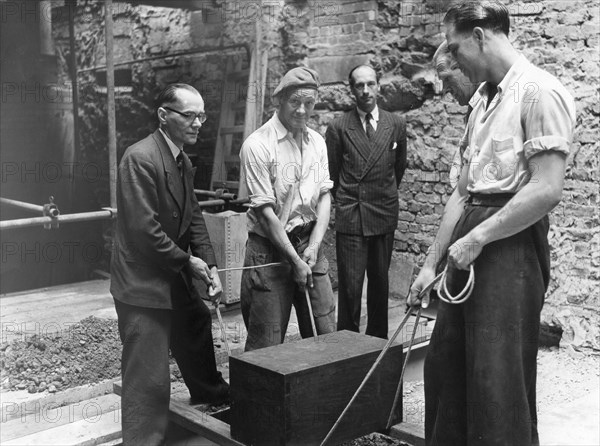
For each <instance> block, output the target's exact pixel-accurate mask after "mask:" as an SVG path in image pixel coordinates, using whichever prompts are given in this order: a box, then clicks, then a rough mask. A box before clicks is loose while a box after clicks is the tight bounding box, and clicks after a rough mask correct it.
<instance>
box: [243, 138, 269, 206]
mask: <svg viewBox="0 0 600 446" xmlns="http://www.w3.org/2000/svg"><path fill="white" fill-rule="evenodd" d="M272 164H273V160H271V159H270V154H269V151H268V149H267V148H266V147H265V145H264V144H262V143H261V142H260V141H258V140H257V139H254V138H248V139H246V141H244V144H243V145H242V149H241V150H240V167H241V178H240V180H241V181H240V184H243V185H244V186H245V187H246V189H247V191H246V193H247V195H248V198H249V199H250V206H251V207H253V208H257V207H260V206H264V205H271V206H273V207H274V206H275V204H276V198H275V192H274V190H273V185H272V183H271V173H270V171H271V169H270V168H271V165H272Z"/></svg>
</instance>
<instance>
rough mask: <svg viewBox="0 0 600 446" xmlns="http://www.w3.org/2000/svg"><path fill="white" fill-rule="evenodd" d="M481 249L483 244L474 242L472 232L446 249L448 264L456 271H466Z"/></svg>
mask: <svg viewBox="0 0 600 446" xmlns="http://www.w3.org/2000/svg"><path fill="white" fill-rule="evenodd" d="M482 249H483V244H482V243H479V242H477V241H475V238H474V237H473V235H472V232H469V233H468V234H467V235H465V236H464V237H463V238H460V239H458V240H457V241H456V242H454V243H453V244H452V245H450V247H449V248H448V262H450V263H451V264H452V265H454V266H455V267H456V268H458V269H463V270H468V269H469V265H470V264H471V263H473V262H474V261H475V259H476V258H477V257H479V254H481V251H482Z"/></svg>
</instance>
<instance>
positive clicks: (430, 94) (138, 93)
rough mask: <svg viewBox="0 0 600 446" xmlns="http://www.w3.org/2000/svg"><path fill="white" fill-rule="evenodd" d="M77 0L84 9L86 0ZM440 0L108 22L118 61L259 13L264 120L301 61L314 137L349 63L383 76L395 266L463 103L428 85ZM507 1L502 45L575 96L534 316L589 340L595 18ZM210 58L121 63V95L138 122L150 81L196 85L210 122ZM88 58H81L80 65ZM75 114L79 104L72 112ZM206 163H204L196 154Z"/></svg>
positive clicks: (236, 6)
mask: <svg viewBox="0 0 600 446" xmlns="http://www.w3.org/2000/svg"><path fill="white" fill-rule="evenodd" d="M80 3H83V4H84V6H85V7H91V6H90V5H91V4H92V3H93V2H91V1H87V2H80ZM448 3H449V2H448V1H432V0H413V1H412V2H404V1H403V2H397V1H392V0H346V1H342V2H333V1H331V2H329V1H316V0H309V1H305V0H302V1H301V0H296V1H280V2H267V1H263V5H262V8H260V7H258V6H257V5H258V2H254V3H253V2H252V1H243V2H242V1H240V2H226V1H224V0H214V1H207V2H205V3H204V5H205V6H206V7H205V8H204V9H203V10H202V11H196V12H189V11H182V10H174V9H170V8H150V7H145V6H136V7H132V6H127V7H126V8H125V9H124V10H123V11H122V15H121V16H120V17H121V19H123V18H126V19H127V21H128V22H129V23H130V26H129V27H122V28H119V27H118V25H117V29H121V33H122V35H123V36H128V37H127V39H128V40H127V43H125V40H123V41H122V43H121V45H128V46H129V47H130V49H129V51H130V52H131V56H134V57H139V56H143V55H150V54H155V53H161V52H163V51H172V50H174V49H185V48H195V47H198V46H214V45H219V44H220V45H230V44H235V43H244V42H245V43H252V41H253V36H254V30H255V23H256V20H258V19H260V20H261V27H262V33H263V44H264V45H266V46H267V47H268V48H269V66H268V75H267V86H266V87H267V88H266V91H265V92H264V93H265V95H266V101H265V113H264V116H263V120H265V119H267V118H268V117H269V116H270V114H271V113H272V111H273V105H272V104H271V102H270V92H272V90H273V88H274V86H275V85H276V84H277V81H278V80H279V78H280V76H281V75H282V74H283V73H284V72H285V71H286V70H287V69H289V68H291V67H293V66H297V65H307V66H310V67H313V68H315V69H317V70H318V71H319V73H320V75H321V78H322V81H323V82H324V85H323V87H322V89H321V96H320V97H321V103H320V104H319V105H318V106H317V110H316V113H315V117H314V118H313V120H312V122H311V125H312V126H313V127H314V128H315V129H317V130H318V131H320V132H321V133H322V134H324V133H325V129H326V127H327V124H328V123H329V122H330V121H331V120H332V119H333V118H334V117H336V116H338V115H339V114H341V113H342V112H343V111H344V110H347V109H349V108H351V107H352V100H351V98H350V94H349V90H348V88H347V86H346V85H345V83H344V81H345V78H346V76H347V72H348V71H349V69H350V68H351V67H352V66H354V65H356V64H358V63H365V62H366V63H371V64H373V65H374V66H375V67H377V68H378V70H379V71H380V72H381V74H382V79H381V87H382V89H381V90H382V94H381V100H380V105H381V106H382V107H383V108H385V109H387V110H388V111H391V112H394V113H398V114H401V115H403V116H405V118H406V120H407V123H408V138H409V140H408V146H409V155H408V157H409V165H408V170H407V172H406V174H405V177H404V180H403V182H402V184H401V186H400V198H399V200H400V208H401V210H400V214H399V222H398V229H397V231H396V234H395V249H396V252H395V253H394V257H395V259H396V261H398V259H400V261H410V262H414V263H415V264H417V265H419V264H420V262H422V260H423V258H424V253H425V251H426V250H427V248H428V247H429V246H430V245H431V244H432V242H433V237H434V235H435V232H436V230H437V227H438V225H439V220H440V216H441V212H442V209H443V206H444V204H445V203H446V200H447V198H448V196H449V194H450V192H451V186H450V182H449V170H450V167H449V166H450V162H451V160H452V158H453V156H454V153H455V151H456V148H457V143H458V140H459V138H460V136H461V134H462V132H463V130H464V113H465V112H466V110H465V109H464V108H463V107H460V106H458V104H456V103H455V102H453V101H452V100H451V99H449V98H441V97H439V96H436V95H435V94H434V91H433V88H432V81H433V79H434V77H433V76H434V75H433V71H432V69H431V66H430V61H431V57H432V55H433V53H434V51H435V49H436V47H437V46H438V45H439V43H441V41H442V40H443V39H444V36H443V34H442V32H443V28H442V27H441V22H442V19H443V15H444V11H445V9H446V8H447V5H448ZM507 3H508V5H509V8H510V10H511V13H512V17H513V24H512V25H513V26H512V31H511V35H510V38H511V40H512V41H513V42H514V44H515V46H516V47H517V48H518V49H519V50H521V51H522V52H523V53H524V54H525V55H526V56H527V57H528V58H529V60H531V61H532V62H533V63H535V64H537V65H538V66H540V67H541V68H543V69H546V70H548V71H549V72H551V73H553V74H555V75H556V76H557V77H558V78H559V79H560V80H561V81H562V82H563V84H564V85H565V86H566V87H567V89H568V90H569V91H570V92H571V93H572V94H573V96H574V97H575V100H576V103H577V127H576V132H575V141H574V144H573V147H572V151H571V155H570V156H569V159H568V164H569V167H568V171H567V179H566V182H565V190H564V195H563V201H562V202H561V204H560V205H559V206H558V207H557V208H556V209H555V210H554V211H553V212H552V213H551V216H550V217H551V223H552V227H551V231H550V243H551V247H552V251H551V255H552V262H553V263H552V264H553V268H552V280H551V284H550V288H549V291H548V296H547V301H546V305H545V307H544V310H543V314H542V317H543V322H544V323H546V324H550V325H558V326H560V327H562V328H563V329H564V333H563V340H564V341H565V342H569V343H571V344H573V345H575V346H578V347H579V346H582V347H592V348H596V349H598V348H600V330H599V328H598V327H599V326H600V323H599V322H600V317H599V315H598V304H599V294H600V285H599V284H600V280H599V279H600V278H599V268H598V267H599V266H600V265H599V264H600V260H599V254H598V252H599V251H600V250H599V249H598V248H599V247H598V244H599V235H598V233H599V229H598V227H599V225H598V223H599V219H600V218H599V214H598V202H599V198H598V195H599V181H598V180H599V178H598V177H599V175H598V146H599V142H598V140H599V138H598V128H599V126H598V117H599V116H600V106H599V104H600V97H599V90H598V85H599V84H600V82H599V81H600V79H599V77H600V64H599V61H598V49H599V32H600V31H599V30H600V24H599V11H598V7H597V2H596V1H595V0H574V1H550V0H545V1H533V2H532V1H512V0H511V1H508V2H507ZM118 21H119V17H116V22H117V23H118ZM79 26H82V25H81V24H80V25H79ZM90 26H91V25H90ZM94 26H96V27H97V29H96V31H95V32H96V33H98V32H99V31H98V29H100V30H101V31H100V33H102V32H103V31H102V22H101V14H100V15H99V21H97V22H95V23H94ZM89 32H90V33H91V32H92V31H91V30H89ZM64 36H65V34H64V28H63V33H62V37H63V38H62V40H60V39H59V41H57V43H58V44H59V46H62V47H65V38H64ZM90 38H91V36H90ZM88 40H89V39H83V42H84V44H83V46H84V48H81V47H80V50H84V51H87V50H86V48H87V47H85V42H86V41H88ZM61 42H62V43H61ZM100 44H102V45H101V46H98V47H97V49H96V51H98V52H100V53H101V52H102V51H103V49H102V46H103V40H102V39H101V38H98V41H97V45H100ZM81 45H82V44H80V46H81ZM118 45H119V44H118ZM91 47H92V46H90V48H91ZM221 61H222V59H220V58H216V57H213V58H212V59H211V58H205V59H202V60H201V61H200V60H197V59H190V58H186V57H181V58H174V59H173V60H166V61H162V62H160V63H158V62H157V63H148V64H146V65H143V66H140V67H137V68H136V69H135V71H134V72H133V79H134V86H135V88H134V93H135V94H134V95H133V96H134V97H135V98H136V99H137V100H138V102H139V104H138V103H137V102H136V101H133V102H132V103H131V104H133V105H131V108H133V109H134V110H138V108H136V107H139V110H144V112H143V113H144V114H143V116H144V117H145V116H147V113H148V112H147V110H146V108H147V107H149V106H150V105H149V104H150V101H149V98H150V96H151V94H150V93H154V92H155V91H156V87H157V86H159V85H161V84H164V83H165V82H168V81H173V80H183V81H187V82H196V83H197V84H198V85H200V88H201V89H202V87H203V86H204V87H205V88H204V90H203V91H202V93H203V94H204V95H205V99H206V98H207V103H209V105H208V106H207V110H208V111H209V116H210V118H211V119H210V120H209V122H213V123H216V122H218V112H219V107H220V103H219V100H220V97H221V96H220V90H219V89H218V85H219V80H220V79H221V78H222V74H223V67H222V65H221ZM91 62H92V61H91V60H87V59H82V56H80V63H82V64H86V63H87V64H90V63H91ZM209 86H210V88H209ZM215 87H216V89H215ZM90 99H94V98H90ZM94 100H96V101H97V100H98V98H95V99H94ZM117 105H118V107H119V108H118V109H117V116H122V115H123V114H127V113H128V111H127V110H126V108H127V107H126V106H125V105H121V106H119V103H117ZM148 110H149V109H148ZM130 111H131V110H130ZM86 113H87V112H86V111H85V110H84V111H83V114H84V115H86ZM132 115H135V113H133V114H132ZM84 118H86V116H84ZM118 120H119V119H118ZM136 122H137V121H136ZM92 127H93V126H92V125H90V128H92ZM215 129H216V128H215V127H214V126H213V127H210V124H207V127H206V132H207V133H206V134H205V135H206V136H205V138H206V139H205V140H204V141H203V144H205V147H206V146H210V144H211V143H212V144H213V145H212V146H210V147H211V149H212V147H213V146H214V140H213V141H211V140H210V135H211V132H213V133H212V134H213V135H214V131H215ZM118 130H119V132H120V134H121V135H122V136H123V138H121V139H119V140H123V139H126V137H127V135H126V133H127V132H132V130H131V129H127V128H126V126H122V127H120V128H118ZM129 135H130V137H133V135H131V133H129ZM135 136H137V135H135ZM205 158H206V159H209V154H207V155H206V156H205Z"/></svg>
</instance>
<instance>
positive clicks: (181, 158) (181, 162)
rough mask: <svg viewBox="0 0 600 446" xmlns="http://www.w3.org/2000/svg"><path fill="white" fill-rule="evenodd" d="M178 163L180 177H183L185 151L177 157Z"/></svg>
mask: <svg viewBox="0 0 600 446" xmlns="http://www.w3.org/2000/svg"><path fill="white" fill-rule="evenodd" d="M175 161H176V162H177V168H178V169H179V175H180V176H182V177H183V151H180V152H179V155H177V156H176V157H175Z"/></svg>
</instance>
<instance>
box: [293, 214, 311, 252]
mask: <svg viewBox="0 0 600 446" xmlns="http://www.w3.org/2000/svg"><path fill="white" fill-rule="evenodd" d="M314 227H315V222H314V221H311V222H309V223H306V224H303V225H300V226H296V227H295V228H294V229H292V230H291V231H290V232H288V233H287V236H288V239H290V242H292V246H294V249H295V250H296V251H298V248H299V247H300V246H302V245H303V244H305V243H307V241H308V238H309V237H310V234H311V232H312V230H313V228H314Z"/></svg>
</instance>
